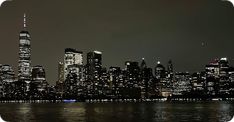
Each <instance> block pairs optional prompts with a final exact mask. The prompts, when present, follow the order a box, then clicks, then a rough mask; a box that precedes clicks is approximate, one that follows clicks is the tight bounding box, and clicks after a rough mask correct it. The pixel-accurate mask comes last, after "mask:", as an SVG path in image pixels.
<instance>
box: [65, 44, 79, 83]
mask: <svg viewBox="0 0 234 122" xmlns="http://www.w3.org/2000/svg"><path fill="white" fill-rule="evenodd" d="M82 65H83V52H82V51H77V50H76V49H73V48H66V49H65V55H64V80H65V79H66V77H67V75H68V73H69V72H71V70H73V69H74V68H75V69H76V70H78V71H77V73H78V72H80V71H81V69H80V68H79V67H77V66H82ZM77 75H78V74H77Z"/></svg>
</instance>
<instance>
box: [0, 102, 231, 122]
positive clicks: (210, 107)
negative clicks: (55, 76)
mask: <svg viewBox="0 0 234 122" xmlns="http://www.w3.org/2000/svg"><path fill="white" fill-rule="evenodd" d="M0 115H1V116H2V117H3V119H4V120H7V121H10V122H19V121H53V122H54V121H55V122H58V121H62V122H73V121H74V122H142V121H144V122H158V121H163V122H172V121H173V122H181V121H182V122H183V121H197V122H200V121H206V122H219V121H220V122H225V121H228V120H230V119H231V117H232V116H233V115H234V103H233V102H194V103H192V102H173V103H170V102H161V103H160V102H158V103H66V104H65V103H40V104H39V103H31V104H30V103H24V104H16V103H15V104H14V103H4V104H0Z"/></svg>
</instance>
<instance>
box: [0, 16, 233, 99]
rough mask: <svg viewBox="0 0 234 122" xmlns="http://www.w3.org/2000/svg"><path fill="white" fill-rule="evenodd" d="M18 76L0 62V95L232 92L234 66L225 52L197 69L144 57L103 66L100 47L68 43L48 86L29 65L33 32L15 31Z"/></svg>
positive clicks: (77, 96)
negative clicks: (79, 47) (86, 49)
mask: <svg viewBox="0 0 234 122" xmlns="http://www.w3.org/2000/svg"><path fill="white" fill-rule="evenodd" d="M19 41H20V42H19V60H18V77H16V76H15V73H14V70H13V69H12V67H11V66H10V65H6V64H1V65H0V100H42V99H46V100H62V99H77V100H86V99H155V98H170V99H176V98H196V99H202V100H203V99H204V100H207V99H212V98H222V99H227V98H232V97H233V96H234V68H233V67H231V66H230V65H229V63H228V59H227V58H220V59H215V60H214V61H212V62H210V63H209V64H207V65H206V66H205V69H204V70H203V71H201V72H195V73H192V74H191V73H189V72H175V71H174V68H173V63H172V61H171V60H170V61H168V62H167V65H166V66H164V65H162V64H161V62H159V61H158V62H157V64H155V68H150V67H148V66H147V64H146V61H145V59H144V58H143V59H142V61H141V62H140V63H139V62H135V61H126V62H125V68H123V69H122V68H120V67H113V66H112V67H109V68H108V69H107V68H105V67H103V66H102V52H100V51H92V52H88V53H87V58H86V64H84V62H83V57H84V54H83V52H82V51H79V50H77V49H73V48H66V49H65V52H64V60H63V61H62V62H58V80H57V81H56V85H55V86H49V84H48V82H47V81H46V72H45V69H44V68H43V66H40V65H36V66H31V44H30V41H31V38H30V34H29V32H28V31H27V30H26V16H24V30H23V31H21V32H20V35H19Z"/></svg>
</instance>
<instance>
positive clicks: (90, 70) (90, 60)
mask: <svg viewBox="0 0 234 122" xmlns="http://www.w3.org/2000/svg"><path fill="white" fill-rule="evenodd" d="M86 68H87V76H88V79H91V80H93V79H95V80H99V78H100V73H101V70H102V52H100V51H93V52H89V53H88V54H87V65H86Z"/></svg>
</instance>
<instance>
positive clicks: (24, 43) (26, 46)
mask: <svg viewBox="0 0 234 122" xmlns="http://www.w3.org/2000/svg"><path fill="white" fill-rule="evenodd" d="M23 27H24V28H23V30H22V31H21V32H20V36H19V41H20V42H19V61H18V80H19V81H22V82H26V83H30V81H31V44H30V40H31V38H30V34H29V32H28V31H27V29H26V15H25V14H24V26H23Z"/></svg>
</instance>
